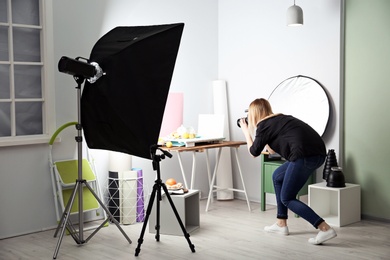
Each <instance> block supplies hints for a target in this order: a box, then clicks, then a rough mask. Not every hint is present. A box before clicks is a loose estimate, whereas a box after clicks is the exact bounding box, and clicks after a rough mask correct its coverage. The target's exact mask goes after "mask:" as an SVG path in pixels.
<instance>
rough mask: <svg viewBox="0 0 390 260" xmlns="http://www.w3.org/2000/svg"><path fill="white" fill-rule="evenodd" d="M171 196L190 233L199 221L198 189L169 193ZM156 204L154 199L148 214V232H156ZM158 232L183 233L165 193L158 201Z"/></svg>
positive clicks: (167, 233) (196, 227) (197, 225)
mask: <svg viewBox="0 0 390 260" xmlns="http://www.w3.org/2000/svg"><path fill="white" fill-rule="evenodd" d="M171 198H172V201H173V204H174V205H175V208H176V210H177V212H178V213H179V215H180V219H181V221H182V222H183V225H184V227H185V228H186V230H187V232H188V233H191V232H192V231H194V230H196V229H198V228H199V222H200V221H199V220H200V212H199V191H198V190H190V191H188V193H185V194H182V195H171ZM156 204H157V201H156V200H155V201H154V202H153V207H152V211H151V213H150V216H149V232H150V233H156ZM160 234H166V235H178V236H182V235H184V234H183V231H182V229H181V227H180V224H179V221H178V220H177V218H176V216H175V213H174V212H173V209H172V207H171V204H170V203H169V201H168V198H167V196H166V195H165V194H163V195H162V200H161V201H160Z"/></svg>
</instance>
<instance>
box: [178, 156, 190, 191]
mask: <svg viewBox="0 0 390 260" xmlns="http://www.w3.org/2000/svg"><path fill="white" fill-rule="evenodd" d="M177 158H178V159H179V165H180V169H181V175H182V176H183V180H184V187H186V188H188V184H187V179H186V175H185V172H184V168H183V163H182V161H181V155H180V152H179V151H178V152H177ZM191 185H192V183H191Z"/></svg>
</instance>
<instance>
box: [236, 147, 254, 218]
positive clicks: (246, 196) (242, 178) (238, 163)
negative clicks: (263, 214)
mask: <svg viewBox="0 0 390 260" xmlns="http://www.w3.org/2000/svg"><path fill="white" fill-rule="evenodd" d="M234 152H235V155H236V161H237V167H238V172H239V173H240V176H241V182H242V187H243V189H244V194H245V198H246V202H247V204H248V208H249V211H251V205H250V203H249V199H248V194H247V193H246V188H245V182H244V177H242V171H241V166H240V161H239V160H238V148H235V149H234Z"/></svg>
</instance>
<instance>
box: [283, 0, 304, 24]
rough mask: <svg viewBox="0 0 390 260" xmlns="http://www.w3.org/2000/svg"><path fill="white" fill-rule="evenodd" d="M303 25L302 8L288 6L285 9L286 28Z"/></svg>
mask: <svg viewBox="0 0 390 260" xmlns="http://www.w3.org/2000/svg"><path fill="white" fill-rule="evenodd" d="M299 25H303V11H302V8H301V7H299V6H297V5H295V0H294V5H292V6H290V7H289V8H288V9H287V26H299Z"/></svg>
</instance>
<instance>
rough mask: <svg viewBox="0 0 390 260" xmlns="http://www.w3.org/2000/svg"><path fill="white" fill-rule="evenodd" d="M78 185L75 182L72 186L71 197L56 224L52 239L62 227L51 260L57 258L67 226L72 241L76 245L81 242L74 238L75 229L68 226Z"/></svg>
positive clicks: (78, 183)
mask: <svg viewBox="0 0 390 260" xmlns="http://www.w3.org/2000/svg"><path fill="white" fill-rule="evenodd" d="M79 185H80V182H78V181H76V184H75V186H74V189H73V192H72V195H71V197H70V198H69V201H68V203H67V204H66V207H65V211H64V213H63V214H62V217H61V220H60V223H59V224H58V226H57V229H56V232H55V234H54V237H56V236H57V233H58V231H59V230H60V229H61V226H62V229H61V233H60V237H59V239H58V242H57V245H56V248H55V250H54V255H53V259H56V258H57V255H58V251H59V249H60V246H61V243H62V239H63V237H64V234H65V229H66V228H67V225H70V228H69V229H68V230H69V233H70V234H71V235H72V237H73V239H74V240H75V241H76V243H77V244H82V241H80V239H79V238H78V237H77V236H76V232H75V228H74V227H73V225H72V224H71V223H70V224H68V222H69V221H70V220H69V216H70V211H71V209H72V206H73V203H74V199H75V197H76V193H77V191H78V187H79ZM79 214H82V212H81V213H80V212H79Z"/></svg>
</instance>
